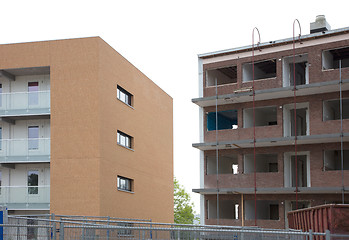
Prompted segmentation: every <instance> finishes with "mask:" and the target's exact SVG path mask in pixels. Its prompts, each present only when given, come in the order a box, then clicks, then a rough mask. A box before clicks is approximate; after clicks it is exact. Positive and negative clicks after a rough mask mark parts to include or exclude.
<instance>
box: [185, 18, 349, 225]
mask: <svg viewBox="0 0 349 240" xmlns="http://www.w3.org/2000/svg"><path fill="white" fill-rule="evenodd" d="M294 28H295V25H294ZM310 28H311V30H310V34H308V35H301V36H298V35H296V36H294V37H292V38H289V39H283V40H276V41H271V42H266V43H256V44H253V45H251V46H246V47H239V48H235V49H229V50H223V51H217V52H212V53H207V54H200V55H199V98H195V99H193V100H192V102H193V103H195V104H196V105H198V106H199V107H200V142H199V143H194V144H193V147H195V148H197V149H199V150H200V175H201V181H200V188H199V189H194V190H193V191H194V192H197V193H199V194H200V195H201V222H202V223H205V224H224V225H236V226H253V225H258V226H260V227H268V228H285V227H287V226H288V223H287V212H289V211H290V210H294V209H300V208H305V207H310V206H317V205H321V204H325V203H342V202H346V199H348V197H349V196H347V191H348V190H349V171H348V170H349V143H348V141H349V27H348V28H342V29H337V30H331V29H330V26H329V24H328V23H327V22H326V20H325V18H324V16H317V18H316V21H315V22H314V23H311V24H310ZM290 29H292V28H291V26H290ZM296 30H297V32H298V31H299V30H298V25H296ZM256 36H257V35H255V39H256V42H257V41H258V38H257V37H256Z"/></svg>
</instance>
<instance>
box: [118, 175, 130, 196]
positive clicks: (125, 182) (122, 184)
mask: <svg viewBox="0 0 349 240" xmlns="http://www.w3.org/2000/svg"><path fill="white" fill-rule="evenodd" d="M132 187H133V180H132V179H129V178H126V177H122V176H118V177H117V188H118V190H122V191H128V192H132Z"/></svg>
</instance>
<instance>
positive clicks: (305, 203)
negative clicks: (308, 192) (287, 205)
mask: <svg viewBox="0 0 349 240" xmlns="http://www.w3.org/2000/svg"><path fill="white" fill-rule="evenodd" d="M296 205H297V204H296V202H295V201H291V207H292V211H294V210H298V209H303V208H308V207H310V202H308V201H299V202H298V209H297V207H296Z"/></svg>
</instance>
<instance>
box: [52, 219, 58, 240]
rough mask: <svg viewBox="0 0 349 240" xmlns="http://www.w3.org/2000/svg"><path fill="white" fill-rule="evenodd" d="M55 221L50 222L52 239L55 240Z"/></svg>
mask: <svg viewBox="0 0 349 240" xmlns="http://www.w3.org/2000/svg"><path fill="white" fill-rule="evenodd" d="M56 231H57V230H56V222H53V224H52V239H53V240H56Z"/></svg>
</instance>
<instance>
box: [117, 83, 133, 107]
mask: <svg viewBox="0 0 349 240" xmlns="http://www.w3.org/2000/svg"><path fill="white" fill-rule="evenodd" d="M117 99H118V100H120V101H121V102H123V103H125V104H127V105H128V106H131V107H132V106H133V95H132V94H131V93H130V92H128V91H126V90H125V89H124V88H122V87H120V86H119V85H117Z"/></svg>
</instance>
